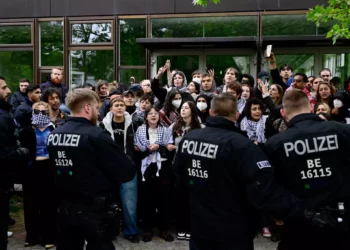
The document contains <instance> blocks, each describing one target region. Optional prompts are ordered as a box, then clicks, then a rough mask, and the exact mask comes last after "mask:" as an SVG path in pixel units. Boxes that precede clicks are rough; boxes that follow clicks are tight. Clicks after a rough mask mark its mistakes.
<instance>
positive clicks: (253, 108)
mask: <svg viewBox="0 0 350 250" xmlns="http://www.w3.org/2000/svg"><path fill="white" fill-rule="evenodd" d="M263 110H264V103H263V102H262V101H261V100H259V99H256V98H253V99H250V100H249V101H247V104H246V106H245V108H244V113H245V115H246V116H245V117H244V118H243V119H242V121H241V123H240V127H241V130H242V131H243V132H245V133H247V136H248V138H249V140H252V141H253V142H254V143H255V144H258V143H265V141H266V137H265V123H266V119H267V115H263Z"/></svg>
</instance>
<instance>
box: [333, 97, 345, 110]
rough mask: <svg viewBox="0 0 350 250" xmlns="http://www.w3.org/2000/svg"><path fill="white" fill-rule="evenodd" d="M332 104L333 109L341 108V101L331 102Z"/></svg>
mask: <svg viewBox="0 0 350 250" xmlns="http://www.w3.org/2000/svg"><path fill="white" fill-rule="evenodd" d="M333 104H334V107H335V108H340V107H343V102H342V101H341V100H338V99H335V100H333Z"/></svg>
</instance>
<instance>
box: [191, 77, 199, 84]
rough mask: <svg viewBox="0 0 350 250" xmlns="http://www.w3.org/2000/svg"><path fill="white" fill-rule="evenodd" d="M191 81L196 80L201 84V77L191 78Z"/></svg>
mask: <svg viewBox="0 0 350 250" xmlns="http://www.w3.org/2000/svg"><path fill="white" fill-rule="evenodd" d="M192 82H196V83H198V84H201V79H200V78H192Z"/></svg>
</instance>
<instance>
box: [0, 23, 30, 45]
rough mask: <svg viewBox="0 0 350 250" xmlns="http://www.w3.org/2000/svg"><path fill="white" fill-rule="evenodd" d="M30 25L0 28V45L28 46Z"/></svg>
mask: <svg viewBox="0 0 350 250" xmlns="http://www.w3.org/2000/svg"><path fill="white" fill-rule="evenodd" d="M31 40H32V36H31V26H30V25H16V26H0V44H30V43H31Z"/></svg>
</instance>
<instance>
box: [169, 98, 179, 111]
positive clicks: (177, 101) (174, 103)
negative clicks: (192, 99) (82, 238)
mask: <svg viewBox="0 0 350 250" xmlns="http://www.w3.org/2000/svg"><path fill="white" fill-rule="evenodd" d="M181 102H182V100H181V99H180V100H174V101H172V102H171V104H172V105H173V106H174V107H175V108H177V109H178V108H179V107H180V105H181Z"/></svg>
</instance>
